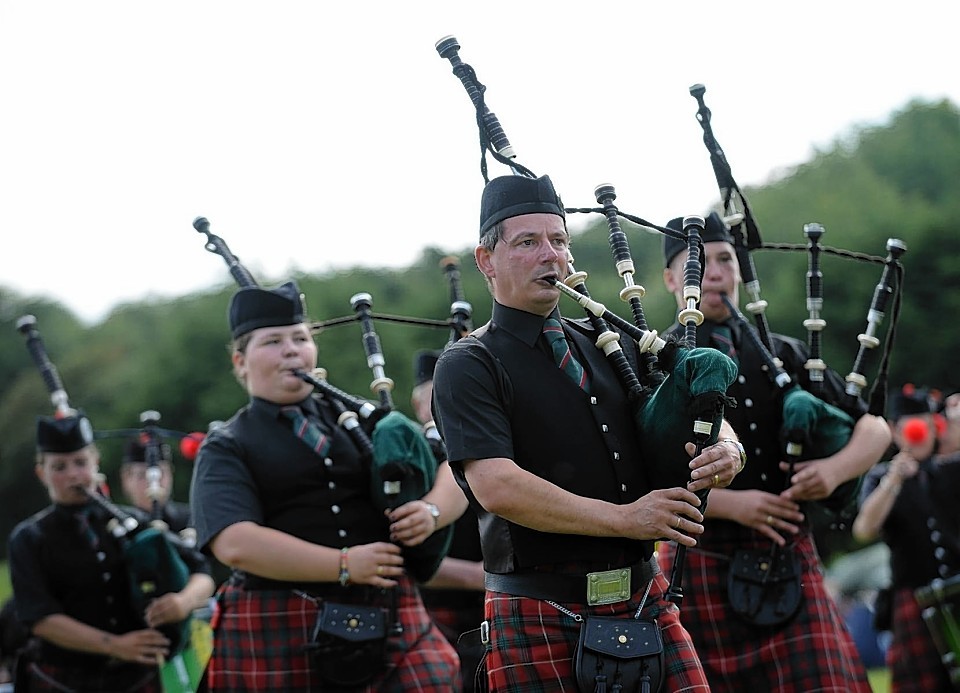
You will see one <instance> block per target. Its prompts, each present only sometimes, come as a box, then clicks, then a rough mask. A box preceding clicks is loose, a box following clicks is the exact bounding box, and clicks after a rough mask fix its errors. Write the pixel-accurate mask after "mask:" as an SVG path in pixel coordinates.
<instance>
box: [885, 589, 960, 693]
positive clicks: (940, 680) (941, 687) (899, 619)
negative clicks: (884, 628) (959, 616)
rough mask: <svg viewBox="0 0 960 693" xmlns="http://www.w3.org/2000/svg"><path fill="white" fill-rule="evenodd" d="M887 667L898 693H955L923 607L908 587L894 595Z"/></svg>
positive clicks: (893, 688) (892, 684)
mask: <svg viewBox="0 0 960 693" xmlns="http://www.w3.org/2000/svg"><path fill="white" fill-rule="evenodd" d="M887 666H888V667H890V683H891V690H892V691H895V692H897V693H914V692H915V693H926V692H927V691H950V690H954V689H953V688H952V686H951V683H950V675H949V673H948V672H947V669H946V667H945V666H944V665H943V663H942V662H941V661H940V653H939V652H938V651H937V646H936V644H935V643H934V641H933V636H932V635H930V629H929V627H928V626H927V624H926V623H924V621H923V616H921V612H920V605H919V604H918V603H917V600H916V598H915V597H914V596H913V590H912V589H910V588H908V587H904V588H900V589H898V590H896V592H895V593H894V597H893V640H892V642H891V643H890V647H889V648H888V649H887Z"/></svg>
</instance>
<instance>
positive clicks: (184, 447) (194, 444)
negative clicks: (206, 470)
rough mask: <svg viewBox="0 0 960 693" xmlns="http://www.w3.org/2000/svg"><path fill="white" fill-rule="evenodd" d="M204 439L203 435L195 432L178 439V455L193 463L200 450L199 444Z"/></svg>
mask: <svg viewBox="0 0 960 693" xmlns="http://www.w3.org/2000/svg"><path fill="white" fill-rule="evenodd" d="M205 437H206V436H205V435H204V434H203V433H199V432H197V431H194V432H193V433H188V434H187V435H185V436H184V437H183V438H181V439H180V454H181V455H183V456H184V457H185V458H186V459H188V460H190V461H191V462H193V460H194V459H195V458H196V456H197V450H199V449H200V443H202V442H203V439H204V438H205Z"/></svg>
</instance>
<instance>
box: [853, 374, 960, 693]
mask: <svg viewBox="0 0 960 693" xmlns="http://www.w3.org/2000/svg"><path fill="white" fill-rule="evenodd" d="M891 405H892V411H891V414H890V420H891V424H892V426H893V440H894V443H895V444H896V446H897V448H898V452H897V453H896V454H894V455H893V457H892V458H891V459H890V460H889V461H888V462H882V463H880V464H878V465H877V466H876V467H874V468H873V469H872V470H870V473H869V474H868V475H867V477H866V479H865V480H864V484H863V488H862V490H861V494H862V495H861V504H860V512H859V514H858V515H857V519H856V520H855V521H854V523H853V536H854V538H856V539H858V540H859V541H862V542H868V541H873V540H874V539H876V538H878V537H879V538H881V539H882V540H883V541H884V542H885V543H886V544H887V546H889V547H890V568H891V588H890V593H889V594H890V596H892V600H891V601H890V602H888V604H887V606H889V610H888V611H887V613H885V614H884V613H879V614H878V617H879V618H880V621H881V623H880V624H878V625H880V626H881V627H883V628H884V629H886V630H890V631H892V633H893V641H892V643H891V644H890V647H889V648H888V649H887V665H888V666H889V667H890V671H891V679H892V685H893V688H892V690H894V691H899V692H900V693H905V692H907V691H917V693H920V692H926V691H949V690H951V686H952V687H953V688H952V689H953V690H960V661H958V657H960V652H956V651H954V652H952V665H951V666H950V667H948V666H945V664H944V662H943V661H942V659H941V655H944V654H949V653H948V652H944V653H942V652H940V651H939V650H938V648H937V645H936V642H935V639H934V637H933V636H932V632H931V629H930V628H929V624H927V623H924V618H923V617H922V616H921V611H922V610H923V609H922V605H921V604H920V603H919V601H918V597H921V598H922V597H923V595H924V590H926V591H927V592H930V591H931V590H930V589H929V586H931V585H932V584H933V583H934V581H935V580H940V581H942V583H940V584H941V588H940V589H941V590H942V593H944V594H946V597H947V599H948V601H950V602H952V604H953V606H950V607H949V608H950V609H956V607H960V505H958V502H957V500H958V499H960V454H958V453H953V454H952V455H948V456H939V455H935V454H934V453H935V451H936V445H937V435H936V433H937V429H936V425H935V422H934V413H933V411H932V410H931V406H930V405H931V401H930V399H929V398H928V397H927V392H926V390H923V389H915V388H913V387H912V386H907V387H905V388H904V389H903V390H902V391H901V392H900V393H898V394H897V396H896V397H894V398H893V399H892V401H891ZM882 601H883V600H881V603H882ZM933 601H935V600H931V602H933ZM954 618H955V617H954ZM953 623H954V626H955V624H956V621H955V620H954V621H953ZM942 635H943V636H947V637H948V639H950V640H952V641H953V642H954V643H956V642H957V638H958V637H960V633H957V632H955V631H954V632H952V633H951V632H950V631H944V632H943V633H942ZM951 675H952V676H953V677H954V678H953V681H952V682H951Z"/></svg>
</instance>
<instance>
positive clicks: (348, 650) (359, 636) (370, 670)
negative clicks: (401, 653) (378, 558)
mask: <svg viewBox="0 0 960 693" xmlns="http://www.w3.org/2000/svg"><path fill="white" fill-rule="evenodd" d="M386 639H387V616H386V610H385V609H381V608H379V607H371V606H364V605H359V604H338V603H336V602H324V603H323V604H322V605H321V607H320V613H319V615H318V617H317V625H316V627H315V628H314V631H313V642H312V643H311V644H310V645H308V646H307V647H308V650H309V651H310V653H311V655H312V656H313V661H314V664H315V665H316V667H317V671H318V673H319V674H320V678H321V679H323V681H324V683H327V684H330V685H332V686H343V687H352V686H362V685H363V684H365V683H368V682H369V681H371V680H372V679H373V678H374V677H376V676H377V675H378V674H379V673H380V672H381V671H383V668H384V664H385V659H384V655H385V650H386Z"/></svg>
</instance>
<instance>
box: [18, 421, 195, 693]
mask: <svg viewBox="0 0 960 693" xmlns="http://www.w3.org/2000/svg"><path fill="white" fill-rule="evenodd" d="M99 460H100V453H99V451H98V449H97V447H96V445H95V444H94V439H93V430H92V428H91V425H90V421H89V419H87V418H86V417H85V416H83V415H82V414H80V413H73V414H71V415H68V416H61V417H57V418H54V417H40V418H39V420H38V422H37V464H36V474H37V478H38V479H40V481H41V483H43V485H44V486H45V487H46V488H47V491H48V493H49V495H50V500H51V501H52V504H51V505H50V506H49V507H48V508H46V509H44V510H42V511H40V512H39V513H37V514H36V515H34V516H33V517H31V518H29V519H27V520H24V521H23V522H21V523H20V524H18V525H17V526H16V527H15V528H14V530H13V532H12V534H11V536H10V545H9V555H10V576H11V581H12V583H13V592H14V600H15V605H16V612H17V616H18V618H19V619H20V621H21V622H22V623H23V624H24V625H25V627H27V628H28V629H29V630H30V632H31V634H32V635H34V636H36V637H37V638H38V639H39V651H38V652H37V653H35V656H34V657H31V658H21V660H20V662H19V663H18V672H17V678H18V682H19V683H20V684H22V685H23V688H24V690H29V691H160V690H161V684H160V678H159V670H158V667H157V665H158V662H160V661H161V660H162V659H163V658H165V657H167V656H168V655H170V654H171V653H172V651H173V649H174V648H175V647H176V646H178V643H174V642H173V641H172V640H171V637H173V636H172V633H173V632H179V625H178V624H181V623H183V622H184V621H185V620H186V619H187V618H188V617H189V616H190V614H191V613H192V612H193V610H194V609H197V608H200V607H201V606H203V605H204V604H205V603H206V600H207V599H208V598H209V597H210V595H211V594H213V589H214V584H213V579H212V578H211V577H210V575H209V567H208V565H207V562H206V560H205V559H204V558H203V556H202V555H201V554H200V553H199V552H197V551H194V550H192V549H189V548H187V547H185V546H183V545H180V546H178V547H177V548H176V551H177V554H178V555H179V557H180V559H181V560H182V561H183V566H185V572H186V571H188V572H189V577H188V578H187V579H186V581H185V585H184V586H183V587H182V589H180V590H178V591H170V592H167V593H165V594H162V595H160V596H157V597H156V598H155V599H151V600H149V601H147V603H146V604H145V605H142V604H141V602H142V594H143V593H142V592H141V593H140V594H141V597H138V593H137V589H138V587H141V586H138V585H133V584H132V581H133V577H132V575H133V573H132V572H131V566H130V565H128V562H129V560H130V558H129V556H128V554H127V552H126V549H125V546H126V542H127V541H128V539H129V537H127V536H119V535H118V533H117V532H116V530H115V526H114V525H112V524H111V521H112V520H116V519H117V518H116V516H114V515H111V513H110V512H109V511H108V510H107V509H106V508H105V507H104V506H103V505H101V504H100V503H97V502H95V501H94V497H95V494H98V493H99V491H98V490H97V472H98V466H99ZM113 507H114V508H117V510H121V509H120V508H118V507H117V506H113ZM122 512H123V514H124V516H125V517H128V518H139V522H140V524H141V526H146V524H147V523H148V522H149V516H148V515H146V514H145V513H140V512H139V511H137V510H136V509H134V508H127V507H124V508H122ZM141 606H144V608H143V610H141ZM169 628H173V631H171V630H169ZM161 631H163V632H161ZM168 636H169V637H168ZM182 644H183V643H179V645H182ZM20 688H21V685H18V687H17V690H20Z"/></svg>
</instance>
